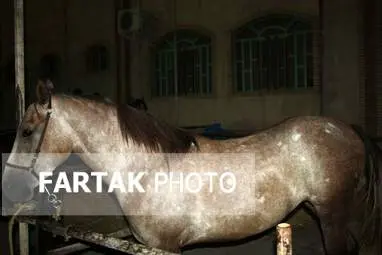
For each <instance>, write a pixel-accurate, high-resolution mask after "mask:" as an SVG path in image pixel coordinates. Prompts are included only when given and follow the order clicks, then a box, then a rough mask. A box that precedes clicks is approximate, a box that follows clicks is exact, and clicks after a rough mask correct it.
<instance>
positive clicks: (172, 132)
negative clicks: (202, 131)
mask: <svg viewBox="0 0 382 255" xmlns="http://www.w3.org/2000/svg"><path fill="white" fill-rule="evenodd" d="M117 115H118V123H119V127H120V129H121V132H122V135H123V137H124V138H125V140H126V141H128V139H132V140H133V141H134V142H135V143H137V144H140V145H144V146H145V147H148V148H149V150H151V151H155V152H160V151H162V152H164V153H182V152H188V151H189V149H190V148H191V146H192V145H193V144H194V145H195V146H197V147H198V144H197V142H196V139H195V137H194V135H192V134H191V133H190V132H187V131H186V130H183V129H180V128H177V127H173V126H171V125H169V124H168V123H166V122H164V121H161V120H159V119H156V118H154V117H153V116H151V115H150V114H148V113H146V112H144V111H141V110H138V109H135V108H133V107H130V106H128V105H117Z"/></svg>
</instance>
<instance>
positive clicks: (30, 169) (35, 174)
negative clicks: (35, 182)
mask: <svg viewBox="0 0 382 255" xmlns="http://www.w3.org/2000/svg"><path fill="white" fill-rule="evenodd" d="M34 106H35V110H36V111H37V106H36V103H35V104H34ZM51 114H52V96H51V93H50V92H49V102H48V112H47V114H46V116H45V123H44V128H43V130H42V134H41V137H40V140H39V142H38V145H37V148H36V150H35V152H34V155H33V158H32V163H31V165H30V166H29V167H28V166H20V165H15V164H11V163H8V162H6V163H5V165H6V166H10V167H12V168H16V169H20V170H25V171H28V172H29V173H31V174H32V175H34V176H36V177H37V178H38V175H37V173H36V171H35V165H36V161H37V158H38V154H39V153H40V150H41V146H42V142H43V140H44V137H45V132H46V129H47V127H48V123H49V119H50V116H51Z"/></svg>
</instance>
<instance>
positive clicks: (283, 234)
mask: <svg viewBox="0 0 382 255" xmlns="http://www.w3.org/2000/svg"><path fill="white" fill-rule="evenodd" d="M276 231H277V255H292V228H291V225H290V224H288V223H280V224H278V225H277V228H276Z"/></svg>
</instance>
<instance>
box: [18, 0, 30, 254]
mask: <svg viewBox="0 0 382 255" xmlns="http://www.w3.org/2000/svg"><path fill="white" fill-rule="evenodd" d="M14 22H15V25H14V26H15V32H14V33H15V34H14V38H15V86H16V100H17V108H16V109H17V116H16V118H17V127H18V126H19V125H20V123H21V121H22V119H23V116H24V111H25V70H24V1H23V0H14ZM19 240H20V255H28V254H29V231H28V224H27V223H19Z"/></svg>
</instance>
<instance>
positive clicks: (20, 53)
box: [14, 0, 25, 126]
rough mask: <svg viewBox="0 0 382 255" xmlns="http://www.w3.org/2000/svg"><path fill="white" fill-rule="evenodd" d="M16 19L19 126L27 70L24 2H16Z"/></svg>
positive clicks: (19, 0)
mask: <svg viewBox="0 0 382 255" xmlns="http://www.w3.org/2000/svg"><path fill="white" fill-rule="evenodd" d="M14 19H15V31H14V33H15V34H14V36H15V81H16V82H15V85H16V98H17V126H18V125H19V124H20V123H21V120H22V118H23V115H24V111H25V70H24V0H14Z"/></svg>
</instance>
